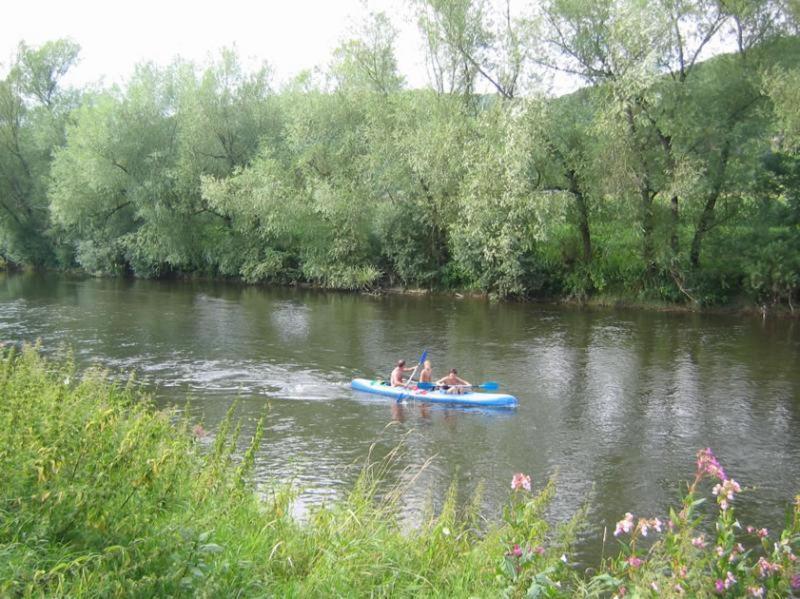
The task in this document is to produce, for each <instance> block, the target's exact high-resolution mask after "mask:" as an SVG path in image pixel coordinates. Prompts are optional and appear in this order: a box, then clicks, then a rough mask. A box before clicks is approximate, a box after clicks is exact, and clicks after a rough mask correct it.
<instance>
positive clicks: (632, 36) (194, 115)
mask: <svg viewBox="0 0 800 599" xmlns="http://www.w3.org/2000/svg"><path fill="white" fill-rule="evenodd" d="M412 8H413V10H414V12H415V14H416V16H417V18H418V22H419V25H420V31H421V33H422V35H423V36H424V38H425V44H426V47H427V49H428V60H429V65H428V66H429V68H430V72H431V76H432V84H433V86H432V87H433V88H432V89H419V90H407V89H403V81H402V77H401V76H400V74H399V73H398V69H397V60H396V57H395V44H396V40H397V38H396V35H397V34H396V30H395V28H394V26H393V24H392V23H391V22H390V20H389V19H388V17H387V16H386V15H384V14H370V15H369V17H368V18H367V19H366V20H365V21H364V22H363V23H362V24H360V25H358V26H357V27H355V28H354V30H353V33H354V37H352V38H351V39H348V40H344V41H343V42H342V43H341V44H340V46H339V47H338V48H337V50H336V51H335V52H334V55H333V57H332V62H331V64H330V65H329V68H328V70H327V71H325V72H321V71H318V72H316V73H315V74H311V73H306V74H305V75H301V76H299V77H298V78H297V79H296V80H295V81H294V82H292V83H291V84H290V85H287V86H286V87H285V88H283V89H281V90H276V89H273V87H272V85H271V82H270V69H269V67H268V65H266V64H261V65H257V66H256V67H255V68H254V69H252V70H248V69H245V68H244V66H243V65H242V62H241V61H240V60H239V58H238V57H237V56H236V54H235V52H233V51H232V50H223V51H222V52H220V54H219V55H218V56H217V57H216V58H215V59H213V60H212V61H211V62H209V63H208V64H207V65H204V66H199V65H195V64H191V63H187V62H184V61H181V60H177V61H175V62H174V63H173V64H171V65H169V66H167V67H163V68H160V67H156V66H154V65H140V66H139V67H138V68H137V70H136V71H135V73H134V75H133V76H132V77H131V79H130V80H129V81H128V82H126V84H125V85H124V86H121V87H113V88H109V89H100V90H97V91H95V92H92V93H86V94H84V95H82V96H79V95H77V94H76V93H74V92H71V91H69V90H64V89H62V88H61V87H60V86H59V81H60V79H61V77H62V76H63V75H64V73H65V72H66V71H67V69H68V68H69V67H70V65H71V64H73V63H74V61H75V58H76V55H77V47H76V46H75V45H74V44H73V43H71V42H67V41H59V42H53V43H49V44H45V45H43V46H42V47H41V48H30V47H27V46H25V45H24V44H23V45H21V46H20V50H19V54H18V56H17V57H16V62H15V63H14V65H12V68H11V69H10V70H9V72H8V75H7V77H6V78H5V79H4V80H3V81H2V82H0V255H2V257H4V259H5V260H6V261H7V262H9V263H11V264H14V263H23V264H32V265H37V266H53V265H58V266H63V267H69V266H73V265H74V264H77V265H78V266H80V267H81V268H83V269H84V270H86V271H88V272H92V273H96V274H113V275H131V274H132V275H134V276H142V277H170V276H175V275H180V274H191V273H198V274H202V275H207V276H221V277H234V278H239V279H242V280H244V281H247V282H269V283H276V284H298V283H308V284H312V285H316V286H321V287H330V288H341V289H364V288H372V287H374V286H378V285H398V284H400V285H405V286H419V287H427V288H429V289H437V288H438V289H442V288H444V289H464V288H467V289H474V290H480V291H482V292H485V293H487V294H489V295H491V296H493V297H520V298H527V297H533V296H536V297H567V298H572V299H578V300H587V299H591V298H592V296H609V297H622V298H632V299H635V300H643V301H660V302H668V303H685V304H688V305H692V306H703V305H711V304H723V303H730V302H736V301H740V300H745V301H748V302H753V301H755V302H759V303H775V304H782V305H787V306H788V307H789V309H790V310H793V306H794V305H795V303H796V302H797V301H798V299H800V298H799V297H798V294H799V293H800V289H798V285H797V282H796V281H797V278H798V276H799V275H798V269H797V261H796V259H795V258H794V256H795V255H796V248H797V244H798V242H797V238H798V230H797V223H798V219H800V195H798V193H797V189H798V172H799V171H798V167H797V165H798V164H799V162H798V148H800V143H799V142H798V139H800V132H798V123H800V118H798V114H799V113H798V109H797V106H798V105H800V103H799V102H798V101H797V89H798V85H797V83H798V69H799V68H800V66H799V65H800V45H798V39H797V37H796V36H794V35H792V33H796V19H795V16H796V13H795V12H792V9H791V7H788V6H786V5H784V4H783V3H780V2H775V1H774V0H759V1H758V2H727V3H716V2H710V3H709V2H705V1H702V0H690V1H686V2H665V3H662V4H659V5H658V6H654V5H650V4H647V3H643V2H641V1H639V0H622V1H620V2H599V3H598V2H595V3H591V2H585V1H583V0H552V1H548V2H544V3H540V4H539V5H536V6H531V7H529V8H524V9H519V10H516V9H515V10H511V9H510V8H509V10H508V12H506V13H504V14H500V13H497V12H496V10H495V9H496V7H495V6H494V5H493V4H492V3H491V2H486V1H484V0H459V1H457V2H443V1H439V0H436V1H433V0H424V1H423V0H415V1H414V2H412ZM719 47H724V48H726V49H728V50H730V52H728V53H726V54H721V55H718V56H714V57H713V58H710V59H708V60H705V61H704V60H703V59H704V58H706V56H707V55H708V54H709V51H710V49H711V48H719ZM542 68H544V69H545V70H546V71H548V72H549V73H550V74H551V75H552V74H553V73H554V72H556V71H558V70H566V71H568V72H571V73H573V74H574V75H575V76H577V77H579V78H580V79H581V80H582V81H583V82H584V83H586V84H587V87H585V88H583V89H581V90H579V91H577V92H575V93H573V94H570V95H567V96H562V97H558V98H547V97H544V96H540V95H537V90H540V83H541V82H540V80H539V78H538V77H539V76H540V75H541V69H542ZM487 91H488V92H491V93H483V92H487Z"/></svg>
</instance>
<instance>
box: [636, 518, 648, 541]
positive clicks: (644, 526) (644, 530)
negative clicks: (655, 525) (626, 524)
mask: <svg viewBox="0 0 800 599" xmlns="http://www.w3.org/2000/svg"><path fill="white" fill-rule="evenodd" d="M648 524H649V522H648V521H647V520H645V519H644V518H639V524H638V525H637V526H638V527H639V530H640V531H641V533H642V536H643V537H646V536H647V531H648V530H649V528H648Z"/></svg>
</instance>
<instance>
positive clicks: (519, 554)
mask: <svg viewBox="0 0 800 599" xmlns="http://www.w3.org/2000/svg"><path fill="white" fill-rule="evenodd" d="M508 555H510V556H513V557H522V549H521V548H520V546H519V545H517V544H515V545H514V548H513V549H512V550H511V551H510V552H509V553H508Z"/></svg>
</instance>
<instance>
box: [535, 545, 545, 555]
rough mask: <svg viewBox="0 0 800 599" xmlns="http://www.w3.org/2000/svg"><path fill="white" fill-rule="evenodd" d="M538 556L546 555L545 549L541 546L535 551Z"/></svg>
mask: <svg viewBox="0 0 800 599" xmlns="http://www.w3.org/2000/svg"><path fill="white" fill-rule="evenodd" d="M533 552H534V553H535V554H536V555H544V547H542V546H541V545H539V546H538V547H536V549H534V550H533Z"/></svg>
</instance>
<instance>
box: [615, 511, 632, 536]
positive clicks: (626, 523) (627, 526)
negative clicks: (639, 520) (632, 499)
mask: <svg viewBox="0 0 800 599" xmlns="http://www.w3.org/2000/svg"><path fill="white" fill-rule="evenodd" d="M631 530H633V514H631V513H630V512H628V513H626V514H625V518H623V519H622V520H620V521H619V522H617V528H616V529H615V530H614V536H615V537H618V536H619V535H620V534H622V533H623V532H624V533H626V534H627V533H629V532H630V531H631Z"/></svg>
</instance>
